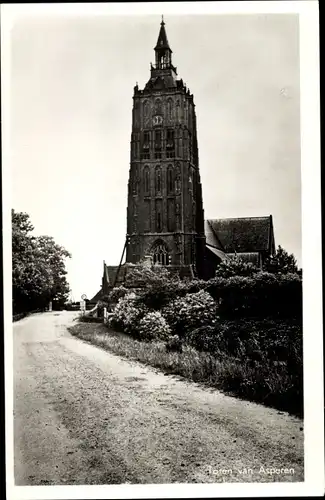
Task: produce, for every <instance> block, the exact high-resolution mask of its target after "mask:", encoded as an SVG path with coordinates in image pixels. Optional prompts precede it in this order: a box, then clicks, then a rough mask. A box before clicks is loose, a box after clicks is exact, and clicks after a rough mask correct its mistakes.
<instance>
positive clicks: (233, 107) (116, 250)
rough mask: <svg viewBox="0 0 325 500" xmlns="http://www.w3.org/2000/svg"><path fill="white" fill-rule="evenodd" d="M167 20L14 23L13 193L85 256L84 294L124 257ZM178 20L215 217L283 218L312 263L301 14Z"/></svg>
mask: <svg viewBox="0 0 325 500" xmlns="http://www.w3.org/2000/svg"><path fill="white" fill-rule="evenodd" d="M160 20H161V18H160V16H159V15H148V16H139V15H138V16H128V17H126V16H125V17H120V16H119V17H117V16H109V15H107V16H103V15H101V16H95V15H89V16H87V17H78V16H77V15H76V16H70V17H69V18H68V17H66V18H65V17H63V16H54V15H53V14H52V15H51V16H48V17H40V16H38V17H37V18H36V17H35V18H34V19H33V18H32V17H31V16H29V17H28V18H26V19H21V20H20V21H19V22H16V23H15V25H14V28H13V31H12V37H11V41H12V46H11V75H10V76H11V102H10V105H11V113H10V114H11V134H10V136H11V144H10V149H11V172H12V188H13V193H12V203H13V207H14V209H15V210H16V211H24V212H27V213H28V214H30V217H31V220H32V223H33V224H34V226H35V233H36V234H48V235H50V236H53V237H54V238H55V240H56V241H57V243H59V244H61V245H63V246H65V247H66V248H67V249H68V250H69V251H70V252H71V253H72V256H73V257H72V259H71V261H70V262H69V263H68V270H69V274H68V279H69V282H70V285H71V287H72V292H73V295H74V298H75V300H78V299H79V298H80V295H81V293H86V294H87V296H88V297H89V298H91V296H92V295H94V294H95V293H96V292H97V291H98V290H99V287H100V284H101V277H102V266H103V260H105V261H106V263H107V264H111V265H114V264H118V263H119V260H120V257H121V253H122V249H123V245H124V240H125V233H126V205H127V181H128V172H129V155H130V152H129V146H130V134H131V110H132V95H133V87H134V85H135V83H136V82H138V83H139V86H140V88H143V86H144V85H145V83H146V82H147V80H148V79H149V76H150V70H149V67H150V62H151V61H154V50H153V47H154V46H155V44H156V41H157V37H158V32H159V27H160ZM165 22H166V30H167V36H168V39H169V43H170V46H171V48H172V50H173V63H174V65H175V66H177V70H178V76H179V78H183V80H184V82H185V83H186V84H187V86H188V87H189V88H190V91H191V92H192V93H193V94H194V101H195V104H196V112H197V127H198V144H199V161H200V172H201V180H202V187H203V204H204V210H205V216H206V218H219V217H244V216H264V215H269V214H272V215H273V217H274V228H275V242H276V245H279V244H280V245H282V246H283V247H284V248H285V249H286V250H288V251H289V252H293V253H294V254H295V256H296V257H297V259H298V262H299V264H301V196H300V185H301V182H300V123H299V115H300V94H299V24H298V16H297V15H295V14H271V15H267V14H262V15H248V14H247V15H201V16H197V15H196V16H194V15H193V16H189V15H188V16H186V15H183V16H179V15H178V16H175V15H165Z"/></svg>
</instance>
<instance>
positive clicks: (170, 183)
mask: <svg viewBox="0 0 325 500" xmlns="http://www.w3.org/2000/svg"><path fill="white" fill-rule="evenodd" d="M173 177H174V176H173V167H172V165H168V168H167V191H168V193H169V194H170V193H173V192H174V179H173Z"/></svg>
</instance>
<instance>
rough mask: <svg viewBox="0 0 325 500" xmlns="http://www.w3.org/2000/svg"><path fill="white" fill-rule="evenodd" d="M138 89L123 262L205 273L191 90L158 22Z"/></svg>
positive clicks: (200, 194)
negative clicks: (150, 61)
mask: <svg viewBox="0 0 325 500" xmlns="http://www.w3.org/2000/svg"><path fill="white" fill-rule="evenodd" d="M154 50H155V65H152V64H151V75H150V79H149V81H148V82H147V84H146V85H145V87H144V89H143V90H140V89H139V87H138V85H136V86H135V87H134V95H133V112H132V134H131V155H130V172H129V183H128V208H127V240H128V245H127V250H126V262H127V263H133V264H136V263H138V262H139V261H141V260H143V259H145V258H147V259H148V258H150V260H151V261H152V263H159V264H161V265H164V266H168V267H169V268H170V269H171V270H172V269H175V270H178V271H179V272H180V275H181V276H182V275H183V276H189V277H190V276H198V277H203V274H204V256H205V236H204V213H203V205H202V188H201V182H200V173H199V158H198V145H197V131H196V115H195V105H194V100H193V94H191V93H190V91H189V89H187V87H186V86H185V84H184V83H183V80H182V79H178V77H177V70H176V67H175V66H174V65H173V63H172V50H171V48H170V46H169V43H168V39H167V34H166V29H165V23H164V21H163V20H162V21H161V26H160V32H159V36H158V41H157V44H156V46H155V48H154Z"/></svg>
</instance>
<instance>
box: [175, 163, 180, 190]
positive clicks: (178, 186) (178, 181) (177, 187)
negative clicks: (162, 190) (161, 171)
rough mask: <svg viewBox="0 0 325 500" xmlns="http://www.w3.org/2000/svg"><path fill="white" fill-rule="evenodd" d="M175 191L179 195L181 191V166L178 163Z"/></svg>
mask: <svg viewBox="0 0 325 500" xmlns="http://www.w3.org/2000/svg"><path fill="white" fill-rule="evenodd" d="M175 190H176V193H180V191H181V166H180V164H179V163H177V165H176V179H175Z"/></svg>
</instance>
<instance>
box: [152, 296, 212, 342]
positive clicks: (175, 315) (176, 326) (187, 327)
mask: <svg viewBox="0 0 325 500" xmlns="http://www.w3.org/2000/svg"><path fill="white" fill-rule="evenodd" d="M162 314H163V316H164V317H165V318H166V319H167V322H168V324H169V325H170V326H171V328H172V331H173V333H174V334H177V335H179V336H180V337H185V336H186V335H188V334H189V333H190V332H191V331H192V330H194V329H196V328H199V327H201V326H207V325H213V324H214V323H215V322H216V317H217V306H216V303H215V301H214V300H213V298H212V297H211V295H209V293H207V292H205V291H204V290H200V291H199V292H197V293H187V294H186V295H185V296H184V297H180V298H178V299H176V300H174V301H172V302H171V303H170V304H169V305H167V306H166V307H165V308H164V309H163V310H162Z"/></svg>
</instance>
